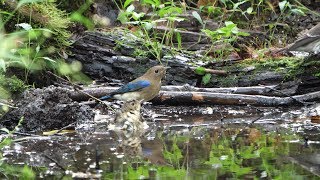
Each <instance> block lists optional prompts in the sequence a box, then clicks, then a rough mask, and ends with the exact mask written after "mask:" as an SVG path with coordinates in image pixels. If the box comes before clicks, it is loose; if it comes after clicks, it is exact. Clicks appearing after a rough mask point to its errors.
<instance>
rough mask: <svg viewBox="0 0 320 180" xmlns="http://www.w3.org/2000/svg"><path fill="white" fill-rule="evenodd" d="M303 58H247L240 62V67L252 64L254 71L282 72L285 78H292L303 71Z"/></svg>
mask: <svg viewBox="0 0 320 180" xmlns="http://www.w3.org/2000/svg"><path fill="white" fill-rule="evenodd" d="M302 65H303V59H302V58H297V57H282V58H276V59H275V58H267V59H259V60H256V59H248V60H245V61H243V63H241V64H240V68H244V67H247V66H254V67H255V70H254V72H261V71H265V70H268V71H275V72H279V73H284V74H285V78H286V79H292V78H294V77H296V76H297V75H299V74H302V73H303V72H304V67H303V66H302Z"/></svg>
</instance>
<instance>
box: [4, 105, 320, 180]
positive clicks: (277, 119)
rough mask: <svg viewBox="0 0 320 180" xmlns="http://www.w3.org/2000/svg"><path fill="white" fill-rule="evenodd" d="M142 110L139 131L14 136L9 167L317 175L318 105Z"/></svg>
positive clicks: (88, 126) (130, 173)
mask: <svg viewBox="0 0 320 180" xmlns="http://www.w3.org/2000/svg"><path fill="white" fill-rule="evenodd" d="M145 108H147V109H148V110H147V111H148V113H149V115H150V114H151V115H152V118H148V125H149V128H148V129H147V132H146V133H145V134H143V135H141V136H140V134H139V135H135V134H130V135H126V134H125V133H124V134H122V135H119V134H116V133H114V132H110V131H107V126H106V121H108V118H107V119H106V120H100V121H97V122H95V123H92V122H91V123H89V122H82V123H80V124H79V123H78V124H77V126H76V130H75V131H73V130H68V131H61V133H59V134H56V135H51V136H44V135H37V136H36V135H29V136H28V135H27V134H25V135H14V136H13V139H14V142H13V143H11V144H10V145H8V146H5V147H4V148H3V159H4V160H5V161H6V162H8V163H10V164H19V165H24V164H28V165H29V166H31V167H32V168H33V170H35V171H36V172H37V176H38V177H39V178H50V177H51V178H57V179H59V178H72V177H73V178H91V179H95V178H97V179H99V178H101V179H143V178H145V179H147V178H149V179H277V178H278V179H284V178H286V179H318V178H319V176H320V136H319V133H320V130H319V128H320V125H319V124H318V123H319V121H317V119H316V117H317V116H316V115H314V113H315V111H316V110H317V105H313V106H311V107H302V108H301V107H297V108H265V107H263V108H261V107H258V108H256V107H249V106H229V107H228V106H223V107H222V106H210V107H208V106H199V107H190V106H189V107H164V106H148V107H145ZM109 118H113V117H112V115H110V116H109ZM311 119H312V120H311ZM63 132H64V133H65V134H63ZM3 137H5V136H4V135H3Z"/></svg>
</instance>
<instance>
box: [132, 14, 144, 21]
mask: <svg viewBox="0 0 320 180" xmlns="http://www.w3.org/2000/svg"><path fill="white" fill-rule="evenodd" d="M143 16H144V13H136V12H132V18H133V19H134V20H135V21H138V20H139V19H140V18H141V17H143Z"/></svg>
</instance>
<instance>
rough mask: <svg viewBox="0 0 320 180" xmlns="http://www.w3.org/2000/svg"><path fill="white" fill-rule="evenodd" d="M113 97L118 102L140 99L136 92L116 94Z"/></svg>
mask: <svg viewBox="0 0 320 180" xmlns="http://www.w3.org/2000/svg"><path fill="white" fill-rule="evenodd" d="M113 97H114V98H115V99H118V100H120V101H131V100H136V99H140V94H139V93H137V92H129V93H124V94H116V95H114V96H113Z"/></svg>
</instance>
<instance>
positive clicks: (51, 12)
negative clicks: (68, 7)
mask: <svg viewBox="0 0 320 180" xmlns="http://www.w3.org/2000/svg"><path fill="white" fill-rule="evenodd" d="M32 6H33V8H35V10H36V11H37V12H38V13H40V14H41V15H43V19H44V20H45V21H40V22H39V23H40V26H41V27H44V28H47V29H49V30H51V31H52V32H53V34H54V35H53V37H52V38H53V39H54V40H55V42H56V43H57V45H58V46H69V45H70V44H71V42H70V41H69V38H70V36H71V33H70V32H69V31H68V30H67V28H68V27H69V25H70V24H71V21H70V19H69V18H68V14H67V13H66V12H65V11H62V10H60V9H58V8H57V7H56V5H55V3H49V2H43V3H35V4H33V5H32Z"/></svg>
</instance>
